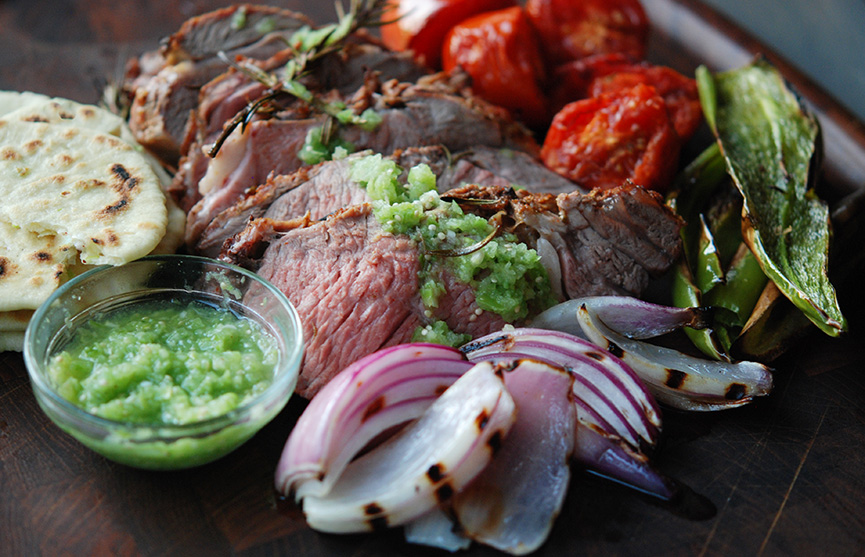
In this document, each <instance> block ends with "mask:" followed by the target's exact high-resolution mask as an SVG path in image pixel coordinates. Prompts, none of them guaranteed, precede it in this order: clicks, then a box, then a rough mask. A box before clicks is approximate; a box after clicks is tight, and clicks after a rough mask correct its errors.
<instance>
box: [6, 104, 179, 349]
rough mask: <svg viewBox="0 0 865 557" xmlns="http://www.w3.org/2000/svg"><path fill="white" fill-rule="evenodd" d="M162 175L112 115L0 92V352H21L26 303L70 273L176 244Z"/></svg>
mask: <svg viewBox="0 0 865 557" xmlns="http://www.w3.org/2000/svg"><path fill="white" fill-rule="evenodd" d="M168 179H169V178H168V175H167V174H166V173H165V171H164V170H163V169H162V168H161V167H159V165H158V163H156V161H155V159H153V158H152V157H150V156H148V155H147V154H146V153H144V152H143V150H142V149H141V147H140V146H138V145H137V144H136V143H135V141H134V139H133V137H132V134H131V132H130V131H129V129H128V128H127V127H126V123H125V122H124V121H123V119H122V118H120V117H119V116H117V115H115V114H113V113H111V112H109V111H107V110H104V109H101V108H99V107H96V106H91V105H82V104H79V103H76V102H73V101H70V100H66V99H52V98H50V97H47V96H44V95H39V94H35V93H18V92H6V91H0V351H2V350H21V348H22V344H23V338H24V330H25V328H26V326H27V323H28V321H29V319H30V316H31V315H32V312H33V310H35V309H36V308H38V307H39V305H40V304H41V303H42V302H44V301H45V300H46V299H47V298H48V297H49V296H50V295H51V293H52V292H54V290H56V289H57V287H58V286H60V285H61V284H63V283H64V282H65V281H67V280H69V278H71V277H72V276H75V275H77V274H80V273H81V272H83V271H84V270H86V269H87V268H89V267H92V266H95V265H103V264H108V265H120V264H123V263H126V262H128V261H132V260H134V259H138V258H139V257H142V256H144V255H147V254H149V253H153V252H171V251H174V250H175V249H177V247H178V246H179V244H180V242H181V238H182V233H183V226H184V214H183V211H181V210H180V209H179V208H178V207H177V206H176V205H174V204H173V203H171V202H169V201H168V199H170V198H168V197H167V196H166V195H165V194H164V188H165V187H166V186H167V184H168Z"/></svg>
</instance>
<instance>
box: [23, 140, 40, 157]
mask: <svg viewBox="0 0 865 557" xmlns="http://www.w3.org/2000/svg"><path fill="white" fill-rule="evenodd" d="M43 145H45V143H43V142H42V140H40V139H34V140H32V141H28V142H27V143H25V144H24V152H25V153H27V154H28V155H29V154H31V153H33V152H34V151H36V150H37V149H39V148H40V147H42V146H43Z"/></svg>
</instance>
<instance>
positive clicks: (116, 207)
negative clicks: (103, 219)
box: [102, 198, 129, 215]
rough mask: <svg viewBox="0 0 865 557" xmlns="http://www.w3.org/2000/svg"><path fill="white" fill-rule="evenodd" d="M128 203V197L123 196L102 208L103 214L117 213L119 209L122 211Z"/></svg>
mask: <svg viewBox="0 0 865 557" xmlns="http://www.w3.org/2000/svg"><path fill="white" fill-rule="evenodd" d="M128 203H129V202H128V201H127V200H126V199H124V198H121V199H119V200H118V201H117V202H116V203H113V204H111V205H108V206H107V207H105V208H104V209H102V214H105V215H111V214H114V213H117V212H119V211H122V210H123V209H124V208H125V207H126V205H127V204H128Z"/></svg>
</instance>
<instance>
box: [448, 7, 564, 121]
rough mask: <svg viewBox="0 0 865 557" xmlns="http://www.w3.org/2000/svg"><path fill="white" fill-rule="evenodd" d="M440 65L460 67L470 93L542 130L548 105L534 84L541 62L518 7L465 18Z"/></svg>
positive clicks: (541, 73) (540, 73)
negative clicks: (465, 76) (466, 76)
mask: <svg viewBox="0 0 865 557" xmlns="http://www.w3.org/2000/svg"><path fill="white" fill-rule="evenodd" d="M442 66H443V67H444V69H445V70H446V71H451V70H453V69H454V68H456V67H458V66H459V67H461V68H462V69H463V70H465V71H466V72H467V73H468V74H469V75H470V76H471V78H472V89H473V91H474V92H475V93H476V94H477V95H478V96H480V97H481V98H483V99H486V100H488V101H490V102H491V103H493V104H496V105H498V106H501V107H504V108H507V109H508V110H509V111H511V112H512V113H513V114H514V116H516V117H517V118H518V119H519V120H521V121H522V122H524V123H526V124H528V125H529V126H535V127H537V126H542V125H546V123H547V122H548V121H549V112H548V108H547V105H548V102H547V99H546V98H545V96H544V94H543V92H542V91H541V87H540V85H539V83H541V82H542V81H543V78H544V73H545V69H544V63H543V58H542V56H541V52H540V47H539V46H538V43H537V38H536V36H535V31H534V29H533V28H532V26H531V23H530V22H529V19H528V17H527V16H526V14H525V12H524V11H523V9H522V8H521V7H519V6H514V7H513V8H506V9H503V10H497V11H494V12H489V13H485V14H481V15H476V16H473V17H470V18H469V19H467V20H465V21H463V22H462V23H460V24H458V25H456V26H454V28H453V29H451V30H450V32H449V33H448V35H447V37H446V38H445V43H444V47H443V49H442Z"/></svg>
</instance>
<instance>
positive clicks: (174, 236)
mask: <svg viewBox="0 0 865 557" xmlns="http://www.w3.org/2000/svg"><path fill="white" fill-rule="evenodd" d="M0 118H2V119H3V120H14V121H21V122H31V123H45V124H61V125H66V126H77V127H80V128H87V129H90V130H93V131H97V132H101V133H105V134H108V135H113V136H114V137H117V138H119V139H121V140H123V141H125V142H126V143H128V144H129V145H131V146H132V147H133V148H135V149H136V150H137V151H138V152H140V153H141V154H142V155H143V156H144V158H145V159H146V160H147V162H148V164H149V165H150V168H151V169H152V170H153V172H154V173H155V174H156V176H157V177H158V178H159V181H160V184H161V186H162V189H163V191H164V192H167V189H168V187H169V186H170V185H171V176H170V175H169V174H168V172H166V171H165V169H164V168H162V166H161V165H160V164H159V162H158V161H157V160H156V158H155V157H154V156H153V155H151V154H150V153H148V152H147V151H145V150H144V149H143V148H142V147H141V146H140V145H139V144H138V142H137V141H136V140H135V136H134V135H133V134H132V131H131V130H130V129H129V126H128V125H127V123H126V121H125V120H124V119H123V118H121V117H120V116H118V115H117V114H114V113H113V112H110V111H109V110H106V109H104V108H101V107H98V106H95V105H89V104H81V103H77V102H75V101H72V100H69V99H63V98H57V97H55V98H52V97H49V96H47V95H41V94H39V93H32V92H29V91H24V92H19V91H0ZM166 208H167V210H168V226H167V229H166V233H165V236H163V238H162V240H161V241H160V244H159V246H157V248H156V249H155V250H154V252H155V253H174V252H175V251H177V248H179V247H180V245H181V244H182V243H183V233H184V230H185V228H186V213H185V212H184V211H183V210H182V209H181V208H180V207H178V206H177V204H176V203H174V201H173V199H172V198H171V196H169V195H167V194H166ZM0 330H2V328H0Z"/></svg>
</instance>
